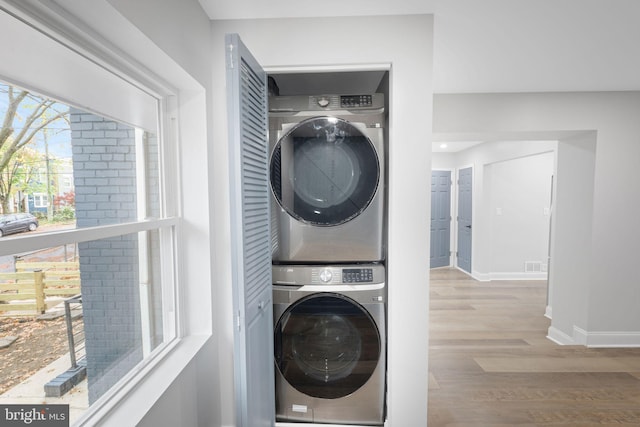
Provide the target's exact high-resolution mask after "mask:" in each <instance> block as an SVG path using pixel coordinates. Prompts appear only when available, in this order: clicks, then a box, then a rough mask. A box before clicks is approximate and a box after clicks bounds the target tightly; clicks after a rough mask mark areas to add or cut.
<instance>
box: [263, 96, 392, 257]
mask: <svg viewBox="0 0 640 427" xmlns="http://www.w3.org/2000/svg"><path fill="white" fill-rule="evenodd" d="M269 122H270V134H269V135H270V136H269V139H270V150H271V157H270V175H271V190H272V191H271V195H272V232H273V236H272V241H273V251H272V258H273V262H274V263H275V264H278V263H349V262H377V261H382V260H383V259H384V257H385V242H384V232H383V230H384V198H385V197H384V187H385V145H384V128H383V126H384V95H382V94H371V95H356V96H353V95H321V96H275V97H270V98H269Z"/></svg>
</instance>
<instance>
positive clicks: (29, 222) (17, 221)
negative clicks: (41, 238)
mask: <svg viewBox="0 0 640 427" xmlns="http://www.w3.org/2000/svg"><path fill="white" fill-rule="evenodd" d="M38 225H39V224H38V218H36V217H35V216H33V215H31V214H29V213H17V214H8V215H0V237H2V236H5V235H7V234H11V233H20V232H21V231H33V230H35V229H36V228H38Z"/></svg>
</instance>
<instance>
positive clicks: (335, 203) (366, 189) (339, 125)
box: [271, 117, 380, 226]
mask: <svg viewBox="0 0 640 427" xmlns="http://www.w3.org/2000/svg"><path fill="white" fill-rule="evenodd" d="M379 178H380V170H379V163H378V156H377V154H376V150H375V148H374V147H373V145H372V144H371V141H370V140H369V138H367V136H365V135H363V134H362V132H360V131H359V130H358V129H357V128H356V127H355V126H353V125H352V124H350V123H349V122H347V121H345V120H342V119H338V118H335V117H316V118H312V119H308V120H305V121H303V122H300V123H298V124H297V125H296V126H294V127H293V128H292V129H291V130H290V131H288V132H287V133H285V134H284V136H283V137H282V138H280V140H279V141H278V143H277V145H276V146H275V148H274V150H273V153H272V155H271V188H272V190H273V193H274V195H275V197H276V199H277V200H278V203H280V205H281V206H282V208H283V209H285V210H286V211H287V212H288V213H289V215H291V216H293V217H294V218H296V219H298V220H299V221H303V222H306V223H310V224H314V225H325V226H330V225H339V224H342V223H345V222H347V221H349V220H350V219H352V218H354V217H356V216H358V215H359V214H360V213H361V212H362V211H364V210H365V209H366V208H367V206H369V203H370V202H371V200H372V199H373V197H374V195H375V193H376V189H377V188H378V181H379Z"/></svg>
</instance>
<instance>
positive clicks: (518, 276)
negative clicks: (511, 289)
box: [465, 271, 547, 282]
mask: <svg viewBox="0 0 640 427" xmlns="http://www.w3.org/2000/svg"><path fill="white" fill-rule="evenodd" d="M465 273H466V272H465ZM467 274H468V273H467ZM471 277H473V278H474V279H476V280H477V281H479V282H490V281H492V280H547V273H524V272H517V271H516V272H495V273H480V272H478V271H474V272H473V273H471Z"/></svg>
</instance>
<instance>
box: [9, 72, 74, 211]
mask: <svg viewBox="0 0 640 427" xmlns="http://www.w3.org/2000/svg"><path fill="white" fill-rule="evenodd" d="M0 96H1V97H2V98H3V99H0V120H1V125H2V127H1V128H0V210H2V212H8V211H9V201H10V200H11V190H12V186H13V184H14V182H11V181H10V180H14V179H15V177H16V167H20V166H19V165H20V163H19V162H16V161H13V159H14V157H15V156H16V155H17V153H18V152H19V151H20V150H21V149H23V148H24V147H25V146H26V145H27V144H28V143H29V142H31V141H33V140H34V139H35V137H36V135H37V134H38V133H39V132H42V131H43V130H44V129H45V128H46V127H47V126H49V125H51V124H53V123H54V122H58V121H60V120H64V121H67V123H68V121H69V108H68V107H67V106H66V105H63V104H59V103H57V102H56V101H54V100H52V99H48V98H46V97H42V96H40V95H36V94H34V93H32V92H29V91H27V90H24V89H19V88H15V87H13V86H11V85H7V84H0ZM16 165H18V166H16Z"/></svg>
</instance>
